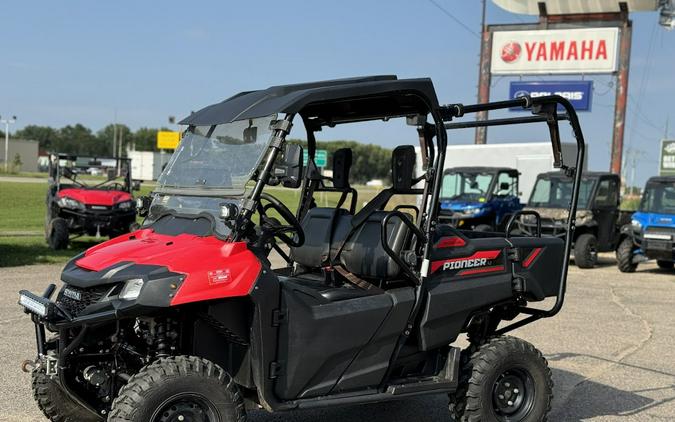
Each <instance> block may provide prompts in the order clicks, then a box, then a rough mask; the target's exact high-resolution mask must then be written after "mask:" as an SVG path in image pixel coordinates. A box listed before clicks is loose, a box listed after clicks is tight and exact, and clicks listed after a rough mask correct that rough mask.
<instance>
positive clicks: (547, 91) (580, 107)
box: [509, 81, 593, 111]
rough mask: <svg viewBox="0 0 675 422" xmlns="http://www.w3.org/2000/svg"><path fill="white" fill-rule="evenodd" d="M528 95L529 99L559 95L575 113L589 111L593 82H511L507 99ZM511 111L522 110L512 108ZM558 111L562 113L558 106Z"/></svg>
mask: <svg viewBox="0 0 675 422" xmlns="http://www.w3.org/2000/svg"><path fill="white" fill-rule="evenodd" d="M524 95H529V96H530V97H533V98H536V97H544V96H546V95H560V96H561V97H563V98H565V99H567V100H569V102H571V103H572V105H573V106H574V109H575V110H576V111H590V109H591V99H592V96H593V81H557V82H554V81H537V82H511V86H510V89H509V98H512V99H515V98H518V97H522V96H524ZM511 110H512V111H518V110H520V111H522V110H523V109H522V108H520V107H518V108H512V109H511ZM558 110H559V111H563V108H562V107H561V106H558Z"/></svg>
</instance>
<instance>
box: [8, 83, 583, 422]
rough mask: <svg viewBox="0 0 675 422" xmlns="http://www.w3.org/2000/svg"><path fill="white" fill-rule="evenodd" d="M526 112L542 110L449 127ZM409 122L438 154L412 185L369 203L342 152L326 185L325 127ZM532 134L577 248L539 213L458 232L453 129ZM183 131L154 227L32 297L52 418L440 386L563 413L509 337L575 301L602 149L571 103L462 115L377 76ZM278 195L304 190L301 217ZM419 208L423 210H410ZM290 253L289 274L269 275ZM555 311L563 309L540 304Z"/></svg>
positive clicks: (481, 407) (338, 399)
mask: <svg viewBox="0 0 675 422" xmlns="http://www.w3.org/2000/svg"><path fill="white" fill-rule="evenodd" d="M558 105H562V106H563V107H564V109H565V110H566V112H565V113H564V114H559V113H558V112H557V111H556V110H557V106H558ZM509 107H522V108H524V109H526V110H531V111H532V112H533V113H534V115H533V116H530V117H519V118H514V119H507V120H504V119H498V120H491V121H478V122H476V121H473V120H471V121H467V122H464V123H462V122H458V123H448V122H450V121H451V120H453V119H455V118H459V117H461V116H463V115H464V114H469V113H474V112H478V111H484V110H493V109H506V108H509ZM277 113H280V114H283V116H282V117H278V116H277ZM396 119H405V120H406V121H407V123H408V124H409V125H411V126H412V128H411V130H410V135H411V138H413V139H416V140H419V141H420V143H421V149H422V152H423V160H422V161H423V163H424V168H423V169H421V170H422V171H421V176H420V177H416V176H415V175H414V174H415V172H414V165H415V161H416V156H415V150H414V147H413V146H411V145H406V146H399V147H397V148H396V149H395V150H394V151H393V154H392V163H391V172H392V173H391V176H392V185H391V187H389V188H387V189H384V190H382V191H381V192H380V193H379V194H378V195H376V196H375V197H374V198H373V199H371V200H370V201H368V203H367V204H366V205H365V206H364V207H363V208H362V209H361V210H358V211H357V210H356V203H357V201H356V197H355V196H356V191H355V190H354V189H353V188H352V187H351V186H350V184H349V169H350V165H351V161H352V158H353V157H352V154H351V150H349V149H344V150H340V151H339V152H337V153H336V154H335V155H334V156H333V157H332V167H333V176H332V178H331V179H328V178H326V177H323V176H322V175H321V173H320V172H319V171H318V169H317V167H316V165H315V164H314V156H315V146H316V141H315V133H316V132H317V131H319V130H321V129H322V128H324V127H332V126H335V125H342V124H349V123H354V122H364V121H369V120H384V121H390V120H396ZM559 120H569V121H570V123H571V126H572V129H573V131H574V134H575V136H576V138H577V141H578V156H577V161H576V163H573V165H572V166H569V167H566V166H565V165H564V164H563V163H562V162H561V159H562V155H561V154H560V139H559V136H558V121H559ZM520 123H539V124H542V123H545V124H547V125H548V128H549V130H550V135H551V142H552V148H553V151H554V156H555V158H556V164H557V165H558V166H559V167H562V168H563V169H565V170H566V171H567V173H568V174H569V175H570V176H573V180H574V188H573V194H572V200H571V203H570V213H569V215H570V216H571V217H570V220H569V221H568V225H567V231H568V235H567V237H566V238H559V237H541V234H540V231H539V232H537V233H535V234H533V235H532V236H522V235H521V236H517V235H512V234H511V229H512V226H513V225H514V224H513V223H514V221H515V219H517V218H518V217H519V215H522V212H517V213H516V214H515V215H514V216H513V217H512V219H511V221H510V222H509V224H507V226H506V230H505V231H504V232H475V231H464V230H459V229H457V228H454V227H452V226H450V225H449V224H443V223H442V222H439V219H438V214H439V210H440V206H439V192H440V188H441V183H442V178H443V171H442V169H443V163H444V160H445V153H446V145H447V134H446V129H448V128H450V129H452V128H455V127H458V126H457V125H469V126H471V125H502V124H520ZM181 124H183V125H186V126H187V127H188V129H187V131H186V133H185V136H184V137H183V139H182V141H181V144H180V146H179V148H178V149H177V150H176V151H175V153H174V154H173V156H172V158H171V160H170V161H169V163H168V165H167V167H166V169H165V170H164V172H163V173H162V175H161V177H160V179H159V181H158V185H157V188H156V190H155V191H154V193H153V196H152V198H151V201H150V203H149V210H148V211H149V213H148V216H147V218H146V220H145V222H144V224H143V227H142V229H140V230H138V231H135V232H133V233H131V234H129V235H125V236H120V237H117V238H115V239H112V240H110V241H108V242H106V243H103V244H100V245H98V246H95V247H93V248H91V249H89V250H88V251H86V252H85V253H83V254H81V255H79V256H77V257H75V258H74V259H73V260H72V261H71V262H69V263H68V264H67V265H66V267H65V269H64V271H63V274H62V276H61V279H62V281H63V282H64V285H63V287H62V288H61V290H60V292H59V293H58V296H57V297H56V299H55V300H52V299H51V297H52V296H53V293H54V292H55V289H56V288H55V286H54V285H50V286H49V287H48V288H47V290H46V292H45V293H44V294H42V295H39V294H34V293H31V292H28V291H21V292H20V304H21V305H22V306H23V307H24V309H25V311H26V312H27V313H29V314H30V316H31V318H32V319H33V321H34V323H35V332H36V338H37V349H38V355H37V358H36V359H35V361H30V362H27V363H26V364H25V367H26V368H32V373H33V385H34V393H35V398H36V399H37V401H38V405H39V406H40V407H41V409H42V410H43V411H44V412H45V414H46V415H47V416H48V417H49V418H51V419H52V420H54V421H56V420H65V419H67V418H70V419H71V420H88V419H91V418H94V419H95V418H104V417H107V418H108V420H109V421H137V422H141V421H143V422H148V421H150V422H158V421H197V422H218V421H225V422H238V421H243V420H245V418H246V411H247V409H252V408H256V409H265V410H267V411H270V412H283V411H292V410H295V409H310V408H324V407H333V406H341V405H350V404H364V403H374V402H381V401H387V400H400V399H404V398H408V397H412V396H419V395H425V394H438V393H446V394H448V395H449V397H450V406H451V411H452V413H453V415H454V416H455V418H456V419H457V420H461V421H541V420H544V419H545V418H546V414H547V413H548V410H549V408H550V403H551V397H552V381H551V372H550V370H549V368H548V366H547V362H546V360H545V359H544V358H543V357H542V355H541V353H539V352H538V351H537V350H536V349H535V348H534V346H532V345H531V344H529V343H527V342H525V341H522V340H519V339H517V338H515V337H508V336H504V334H505V333H507V332H509V331H511V330H513V329H515V328H518V327H521V326H523V325H525V324H528V323H531V322H533V321H536V320H538V319H540V318H546V317H551V316H553V315H555V314H556V313H557V312H558V311H559V310H560V309H561V307H562V305H563V299H564V295H565V285H566V277H567V269H568V258H569V254H570V247H571V239H572V238H573V236H571V235H570V234H571V233H572V230H573V227H574V215H575V209H576V204H577V198H578V187H579V180H580V177H581V174H580V173H579V172H578V171H576V169H578V168H581V165H580V164H581V163H582V162H583V155H584V141H583V136H582V133H581V129H580V127H579V122H578V120H577V116H576V114H575V112H574V109H573V108H572V106H571V105H570V103H569V102H568V101H567V100H565V99H563V98H562V97H558V96H552V97H540V98H531V99H530V98H527V97H524V98H519V99H516V100H511V101H504V102H498V103H488V104H478V105H471V106H463V105H460V104H456V105H451V106H441V105H439V104H438V100H437V98H436V93H435V91H434V87H433V85H432V83H431V81H430V80H429V79H406V80H398V79H397V78H396V77H394V76H374V77H366V78H354V79H347V80H335V81H324V82H315V83H307V84H299V85H288V86H277V87H272V88H269V89H266V90H260V91H250V92H244V93H241V94H238V95H235V96H233V97H231V98H229V99H227V100H225V101H223V102H221V103H218V104H214V105H211V106H209V107H206V108H204V109H202V110H200V111H198V112H196V113H193V114H191V115H190V116H189V117H187V118H186V119H184V120H183V121H182V122H181ZM294 125H299V126H303V125H304V128H305V130H306V136H307V140H308V143H307V149H308V157H309V160H308V165H307V168H306V170H305V169H303V159H302V156H303V153H302V148H301V147H300V146H299V145H297V144H292V143H289V142H287V141H286V139H287V136H288V134H289V133H290V132H291V129H292V127H293V126H294ZM270 185H277V186H278V185H283V186H285V187H287V188H294V189H298V188H299V189H300V191H299V194H298V197H299V198H300V199H299V204H298V207H297V212H295V213H294V212H291V210H289V209H288V208H287V206H286V205H284V204H283V203H282V202H281V201H280V200H278V199H277V198H275V197H274V196H273V195H272V194H271V193H270V191H271V190H270V189H267V187H268V186H270ZM322 191H331V192H337V193H339V194H340V195H339V196H340V197H341V199H340V201H339V204H338V205H337V206H335V207H320V206H317V201H316V200H315V195H316V194H317V193H318V192H322ZM277 192H278V190H277ZM399 195H417V196H418V197H419V199H420V202H419V203H418V205H416V206H413V205H407V206H396V207H395V206H392V205H391V203H392V202H393V201H392V198H395V197H397V196H399ZM349 196H351V202H349V203H348V202H347V198H349ZM347 204H350V205H347ZM254 214H257V216H256V218H254ZM531 214H533V215H535V218H537V215H536V213H531ZM273 250H275V251H276V252H277V253H279V254H280V255H281V256H282V257H283V258H284V259H285V260H286V262H287V265H285V266H282V267H281V268H273V267H272V266H271V265H270V261H269V259H268V257H269V254H270V253H271V252H272V251H273ZM547 297H551V298H554V300H555V304H554V305H553V306H552V307H551V308H550V309H543V308H542V307H541V306H540V307H539V308H535V307H532V306H530V305H531V304H532V303H536V302H539V301H542V300H544V299H545V298H547ZM519 316H523V318H520V319H517V320H515V318H517V317H519ZM47 332H49V333H51V334H50V335H49V336H48V335H47ZM463 333H466V334H467V335H468V339H469V341H470V346H469V347H468V348H466V349H465V350H461V348H460V346H459V344H460V343H459V342H458V338H459V336H460V335H461V334H463Z"/></svg>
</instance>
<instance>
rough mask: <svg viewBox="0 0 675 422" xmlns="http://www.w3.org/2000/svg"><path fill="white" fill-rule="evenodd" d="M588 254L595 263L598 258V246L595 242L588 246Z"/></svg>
mask: <svg viewBox="0 0 675 422" xmlns="http://www.w3.org/2000/svg"><path fill="white" fill-rule="evenodd" d="M588 256H589V258H591V262H593V263H595V262H596V261H597V260H598V247H597V246H596V245H595V243H591V244H590V245H589V246H588Z"/></svg>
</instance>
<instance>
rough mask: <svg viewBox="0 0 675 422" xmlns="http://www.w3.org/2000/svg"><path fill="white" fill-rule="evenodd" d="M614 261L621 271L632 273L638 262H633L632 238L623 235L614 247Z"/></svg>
mask: <svg viewBox="0 0 675 422" xmlns="http://www.w3.org/2000/svg"><path fill="white" fill-rule="evenodd" d="M616 262H617V265H618V267H619V271H621V272H622V273H634V272H635V270H636V269H637V266H638V264H636V263H634V262H633V239H631V238H630V237H624V238H623V240H622V241H621V243H619V246H618V247H617V248H616Z"/></svg>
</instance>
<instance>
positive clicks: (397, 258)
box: [380, 210, 426, 285]
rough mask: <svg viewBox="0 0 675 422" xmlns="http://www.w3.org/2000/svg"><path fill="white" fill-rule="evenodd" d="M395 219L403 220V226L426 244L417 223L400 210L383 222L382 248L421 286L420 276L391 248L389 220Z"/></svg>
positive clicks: (387, 216) (393, 212) (392, 213)
mask: <svg viewBox="0 0 675 422" xmlns="http://www.w3.org/2000/svg"><path fill="white" fill-rule="evenodd" d="M394 217H395V218H398V219H399V220H401V222H402V223H403V224H405V225H406V226H408V228H409V229H410V230H411V231H412V233H413V235H415V236H416V237H417V238H418V239H419V240H420V241H421V242H423V243H425V242H426V236H425V235H424V233H423V232H422V230H420V229H419V227H417V226H416V225H415V223H413V222H412V221H410V219H409V218H408V217H407V216H406V215H405V214H403V213H402V212H401V211H398V210H394V211H391V212H389V213H388V214H387V215H386V216H385V217H384V219H383V220H382V229H381V232H380V236H381V238H382V248H383V249H384V251H385V252H386V253H387V255H389V256H390V257H391V259H393V260H394V262H396V264H397V265H398V266H399V267H400V268H401V270H403V272H405V273H406V274H407V275H408V277H410V278H411V279H412V280H414V281H415V283H416V284H418V285H419V284H420V278H419V277H418V275H417V274H415V273H414V272H413V270H412V269H410V266H409V265H408V264H407V263H406V262H405V261H404V260H403V258H401V256H400V255H399V254H397V253H396V252H395V251H394V250H393V249H392V248H390V247H389V239H388V233H387V225H388V224H389V220H391V219H392V218H394Z"/></svg>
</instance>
